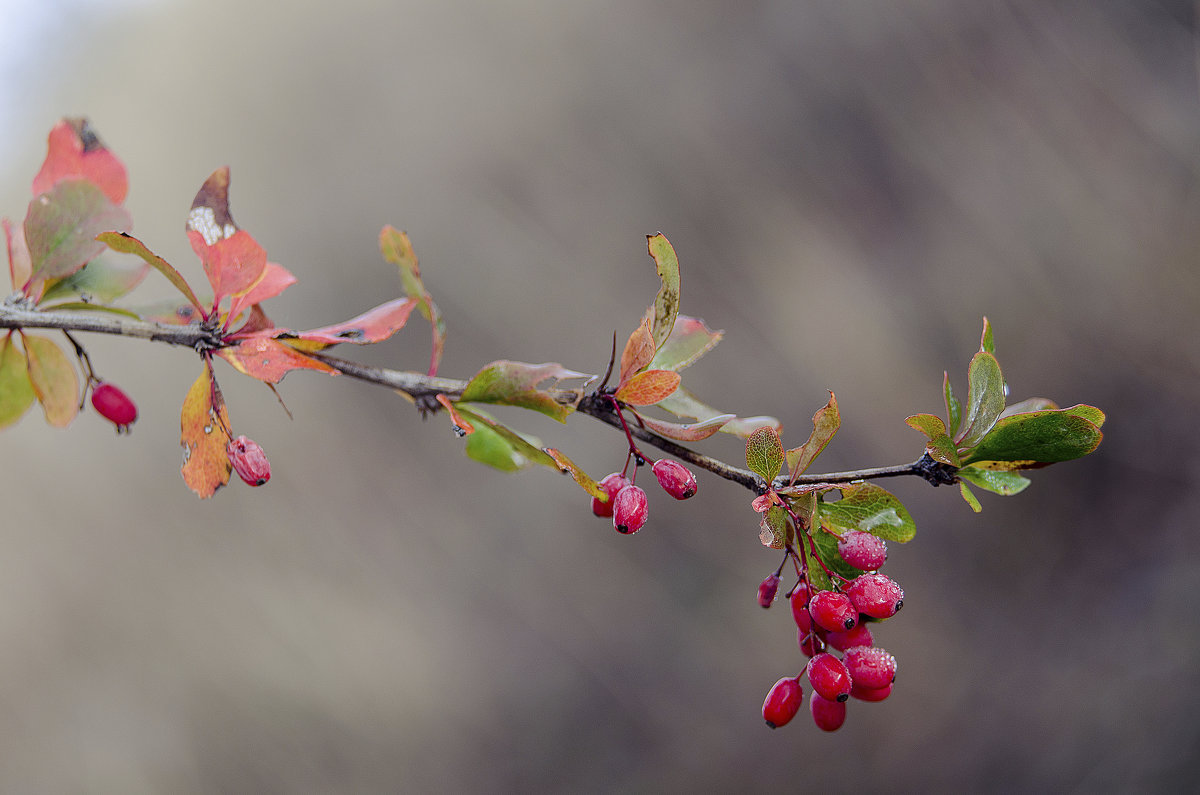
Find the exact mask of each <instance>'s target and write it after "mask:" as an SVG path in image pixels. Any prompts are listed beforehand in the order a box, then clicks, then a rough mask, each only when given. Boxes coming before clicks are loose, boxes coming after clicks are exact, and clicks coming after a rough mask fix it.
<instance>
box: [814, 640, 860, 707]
mask: <svg viewBox="0 0 1200 795" xmlns="http://www.w3.org/2000/svg"><path fill="white" fill-rule="evenodd" d="M807 673H808V681H809V683H810V684H811V685H812V688H813V692H814V693H819V694H820V696H821V698H827V699H829V700H830V701H845V700H846V699H848V698H850V685H851V684H852V681H851V679H850V671H849V669H847V668H846V664H845V663H843V662H842V661H841V660H839V659H838V658H837V657H834V656H833V655H832V654H829V653H828V652H821V653H820V654H818V655H817V656H815V657H813V658H812V659H811V660H809V661H808V668H807Z"/></svg>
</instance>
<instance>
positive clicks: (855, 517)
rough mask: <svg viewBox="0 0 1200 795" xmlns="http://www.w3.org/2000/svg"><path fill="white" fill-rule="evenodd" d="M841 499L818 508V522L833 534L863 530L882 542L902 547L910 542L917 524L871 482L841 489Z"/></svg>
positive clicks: (899, 502)
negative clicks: (895, 542) (819, 515)
mask: <svg viewBox="0 0 1200 795" xmlns="http://www.w3.org/2000/svg"><path fill="white" fill-rule="evenodd" d="M841 492H842V498H841V499H840V500H838V501H837V502H826V503H823V504H822V506H821V522H822V524H823V525H825V526H826V527H828V528H829V529H830V530H831V531H832V532H835V533H837V534H839V535H840V534H841V533H842V532H844V531H845V530H862V531H863V532H867V533H871V534H872V535H876V536H879V537H880V538H882V539H884V540H885V541H898V542H900V543H901V544H904V543H907V542H909V541H911V540H912V539H913V536H915V535H916V533H917V526H916V523H915V522H914V521H913V518H912V516H911V515H910V514H909V512H908V509H907V508H905V507H904V503H902V502H901V501H900V500H899V499H898V498H897V497H896V496H895V495H893V494H892V493H891V492H888V491H886V490H885V489H883V488H881V487H879V486H876V485H875V484H874V483H852V484H849V485H846V486H843V487H842V489H841Z"/></svg>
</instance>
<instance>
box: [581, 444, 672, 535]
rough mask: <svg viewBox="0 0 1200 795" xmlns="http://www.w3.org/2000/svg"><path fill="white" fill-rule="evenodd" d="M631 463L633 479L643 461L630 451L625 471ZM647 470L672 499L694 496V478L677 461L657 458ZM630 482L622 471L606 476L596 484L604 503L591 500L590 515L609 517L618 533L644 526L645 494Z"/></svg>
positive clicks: (635, 452)
mask: <svg viewBox="0 0 1200 795" xmlns="http://www.w3.org/2000/svg"><path fill="white" fill-rule="evenodd" d="M631 461H632V462H635V463H636V465H637V466H635V467H634V470H633V476H634V478H633V479H636V478H637V470H638V467H640V466H641V465H642V464H644V463H645V462H646V459H645V458H643V457H642V454H641V452H640V451H638V450H637V449H633V450H631V451H630V456H629V459H627V460H626V462H625V469H626V470H628V469H629V463H630V462H631ZM650 469H651V471H652V472H654V477H655V478H656V479H657V480H658V485H660V486H662V488H663V491H665V492H667V494H670V495H671V496H672V497H674V498H675V499H677V500H686V499H687V498H688V497H691V496H692V495H693V494H695V493H696V476H695V475H693V474H692V473H691V472H690V471H689V470H688V468H687V467H685V466H684V465H683V464H681V463H679V462H678V461H672V460H671V459H669V458H660V459H658V460H657V461H655V462H654V465H653V466H652V467H650ZM633 479H631V478H629V477H626V475H625V472H624V471H622V472H613V473H612V474H610V475H606V476H605V477H604V478H603V479H602V480H601V481H600V488H602V489H604V493H605V494H607V495H608V500H606V501H601V500H600V498H598V497H592V513H594V514H596V516H611V517H612V520H613V527H615V528H616V529H617V532H618V533H625V534H629V533H636V532H637V531H638V530H641V529H642V526H643V525H645V524H646V518H647V516H648V515H649V509H648V507H647V499H646V492H645V491H644V490H643V489H642V488H641V487H639V486H636V485H634V482H633Z"/></svg>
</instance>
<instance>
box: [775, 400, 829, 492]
mask: <svg viewBox="0 0 1200 795" xmlns="http://www.w3.org/2000/svg"><path fill="white" fill-rule="evenodd" d="M812 424H813V429H812V433H810V434H809V435H808V441H806V442H805V443H804V444H802V445H800V446H799V447H795V448H793V449H791V450H788V451H787V465H788V472H790V473H791V475H792V483H795V482H796V478H798V477H800V475H801V474H802V473H803V472H804V470H806V469H808V468H809V466H811V465H812V462H813V460H814V459H816V457H817V456H819V455H820V454H821V451H822V450H824V449H825V447H826V445H828V444H829V442H830V440H832V439H833V436H834V434H836V433H837V431H838V428H840V427H841V425H842V415H841V413H840V412H839V411H838V404H837V398H836V397H835V396H834V394H833V392H830V393H829V402H828V403H826V404H825V405H824V406H823V407H821V408H819V409H817V413H816V414H814V415H813V418H812Z"/></svg>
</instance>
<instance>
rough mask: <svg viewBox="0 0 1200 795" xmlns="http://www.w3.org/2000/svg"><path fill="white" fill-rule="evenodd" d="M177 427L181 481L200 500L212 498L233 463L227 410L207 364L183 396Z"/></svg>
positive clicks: (227, 475) (222, 484)
mask: <svg viewBox="0 0 1200 795" xmlns="http://www.w3.org/2000/svg"><path fill="white" fill-rule="evenodd" d="M179 427H180V435H179V443H180V444H181V445H182V446H183V468H182V469H181V470H180V472H181V473H182V474H183V482H184V483H186V484H187V485H188V488H190V489H191V490H192V491H194V492H196V494H198V495H199V496H200V497H201V498H202V499H203V498H206V497H211V496H212V495H213V493H214V492H216V490H217V489H219V488H221V487H222V486H224V485H225V484H226V483H228V482H229V473H230V471H231V470H232V469H233V464H231V463H230V461H229V452H228V445H229V441H230V436H229V412H228V411H227V410H226V409H225V401H224V399H223V398H222V397H221V390H219V389H218V388H217V384H216V381H214V380H213V375H212V367H211V365H209V364H207V363H205V366H204V372H202V373H201V374H200V377H199V378H197V379H196V381H195V383H193V384H192V388H191V389H189V390H188V393H187V397H186V398H184V401H183V411H182V412H181V413H180V416H179Z"/></svg>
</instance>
